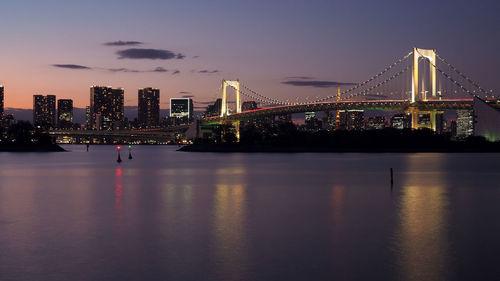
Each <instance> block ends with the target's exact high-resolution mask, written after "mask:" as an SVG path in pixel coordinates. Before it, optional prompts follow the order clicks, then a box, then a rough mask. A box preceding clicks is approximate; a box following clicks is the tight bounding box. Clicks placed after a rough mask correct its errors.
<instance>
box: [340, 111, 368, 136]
mask: <svg viewBox="0 0 500 281" xmlns="http://www.w3.org/2000/svg"><path fill="white" fill-rule="evenodd" d="M364 115H365V113H364V111H363V110H347V111H346V110H339V121H340V122H339V129H341V130H348V131H350V130H355V131H359V130H363V128H364Z"/></svg>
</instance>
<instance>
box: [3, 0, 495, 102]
mask: <svg viewBox="0 0 500 281" xmlns="http://www.w3.org/2000/svg"><path fill="white" fill-rule="evenodd" d="M499 11H500V3H498V2H497V1H490V0H486V1H460V0H455V1H448V0H443V1H436V0H435V1H427V0H421V1H416V2H411V1H401V0H400V1H392V0H387V1H356V0H350V1H332V0H330V1H321V0H308V1H293V0H289V1H281V0H273V1H269V0H268V1H262V0H253V1H238V0H232V1H225V0H211V1H207V0H184V1H167V0H163V1H154V0H141V1H130V0H120V1H117V0H99V1H95V0H86V1H73V0H65V1H59V0H45V1H41V0H40V1H27V0H16V1H2V4H1V7H0V22H1V24H0V38H1V40H0V84H2V85H4V87H5V106H6V107H10V108H32V106H33V97H32V96H33V94H54V95H56V96H57V98H58V99H59V98H70V99H73V100H74V106H75V107H85V106H87V105H89V88H90V86H92V85H106V86H108V85H109V86H113V87H123V88H124V89H125V105H126V106H133V105H137V89H138V88H143V87H156V88H160V96H161V101H160V102H161V108H164V109H166V108H168V103H169V99H170V98H172V97H182V96H193V99H194V100H195V102H197V106H199V107H201V106H206V104H205V103H207V102H210V101H213V100H215V99H216V98H218V97H220V96H221V92H220V86H221V81H222V79H239V80H240V81H241V82H242V83H243V84H245V85H246V86H248V87H249V88H251V89H252V90H254V91H256V92H258V93H260V94H262V95H265V96H268V97H272V98H277V99H294V98H295V97H297V96H300V97H301V98H304V97H305V96H311V97H312V96H326V95H329V94H332V93H335V92H336V87H334V85H335V83H333V82H340V83H356V82H362V81H364V80H365V79H367V78H369V77H370V76H372V75H374V74H376V73H378V72H380V71H381V70H382V69H384V68H385V67H386V66H387V65H388V64H390V63H392V62H394V61H395V60H396V59H398V58H400V57H401V56H403V55H405V54H406V53H408V52H409V51H410V50H411V49H412V48H413V47H420V48H432V49H436V50H437V52H438V53H439V54H440V55H441V56H443V57H444V58H446V59H447V60H448V61H450V62H452V63H453V64H454V65H455V66H456V67H457V68H459V69H460V70H462V71H464V72H465V73H466V74H467V75H468V76H470V77H472V78H473V79H474V80H476V81H477V82H478V83H479V84H480V85H482V86H483V87H484V88H486V89H492V90H493V91H494V92H496V93H498V92H499V90H500V87H499V86H498V83H496V81H497V80H498V78H499V71H498V66H499V65H500V53H499V52H498V50H499V49H500V17H498V13H499ZM304 78H308V79H306V80H309V81H313V83H300V80H304ZM290 81H291V82H292V83H290ZM314 81H319V82H323V84H322V86H321V87H320V85H318V84H315V83H314ZM297 82H299V83H297ZM302 82H303V81H302ZM325 82H326V84H324V83H325ZM325 85H326V86H325ZM328 85H331V86H332V87H329V86H328Z"/></svg>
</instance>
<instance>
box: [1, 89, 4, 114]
mask: <svg viewBox="0 0 500 281" xmlns="http://www.w3.org/2000/svg"><path fill="white" fill-rule="evenodd" d="M3 113H4V111H3V86H2V85H0V119H2V116H3Z"/></svg>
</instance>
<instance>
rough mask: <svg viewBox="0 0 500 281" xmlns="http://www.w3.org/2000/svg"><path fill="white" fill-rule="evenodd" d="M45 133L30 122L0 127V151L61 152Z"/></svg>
mask: <svg viewBox="0 0 500 281" xmlns="http://www.w3.org/2000/svg"><path fill="white" fill-rule="evenodd" d="M61 150H63V149H62V148H60V147H59V146H58V145H56V144H54V141H53V139H52V137H50V135H49V134H48V132H47V131H45V130H42V129H38V128H35V127H34V126H33V125H32V124H31V123H30V122H26V121H18V122H17V123H15V124H12V125H9V126H8V127H7V126H0V151H61Z"/></svg>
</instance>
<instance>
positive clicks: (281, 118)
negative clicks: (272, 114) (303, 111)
mask: <svg viewBox="0 0 500 281" xmlns="http://www.w3.org/2000/svg"><path fill="white" fill-rule="evenodd" d="M276 119H277V121H278V122H279V123H292V114H281V115H278V116H277V117H276Z"/></svg>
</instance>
